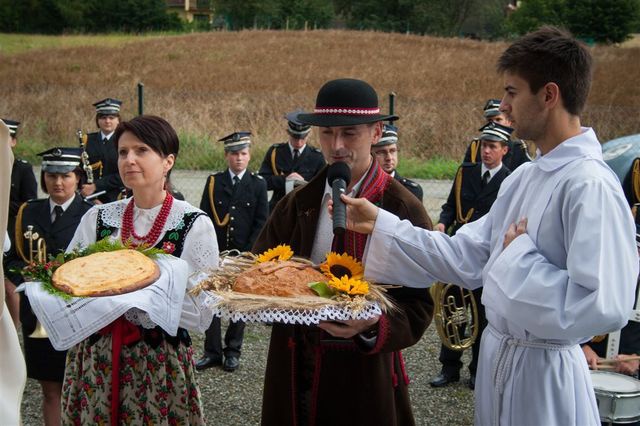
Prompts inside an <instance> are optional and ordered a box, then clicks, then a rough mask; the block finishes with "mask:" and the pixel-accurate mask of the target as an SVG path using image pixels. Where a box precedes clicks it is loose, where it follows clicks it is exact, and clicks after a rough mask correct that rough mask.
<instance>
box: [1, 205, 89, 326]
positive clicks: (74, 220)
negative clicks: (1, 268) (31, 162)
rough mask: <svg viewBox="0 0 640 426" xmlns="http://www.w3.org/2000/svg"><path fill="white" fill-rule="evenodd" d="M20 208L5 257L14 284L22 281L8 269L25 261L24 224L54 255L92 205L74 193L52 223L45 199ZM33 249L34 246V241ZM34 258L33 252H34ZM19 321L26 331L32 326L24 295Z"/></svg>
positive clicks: (9, 275)
mask: <svg viewBox="0 0 640 426" xmlns="http://www.w3.org/2000/svg"><path fill="white" fill-rule="evenodd" d="M23 206H24V207H21V208H20V211H19V213H18V216H17V217H16V223H15V227H14V229H13V230H12V231H10V232H13V234H14V239H15V240H16V241H17V242H16V244H15V245H14V246H13V247H11V252H10V254H9V256H8V259H7V265H6V267H7V269H6V270H5V272H6V274H7V276H8V277H9V279H10V280H11V281H12V282H13V283H14V284H16V285H18V284H20V283H22V282H23V281H24V279H23V278H22V275H20V274H17V273H15V272H12V271H11V269H22V268H23V267H24V266H26V265H27V262H28V260H29V242H28V240H26V239H25V238H24V233H25V232H27V226H29V225H32V226H33V232H37V233H38V234H39V235H40V237H43V238H44V241H45V242H46V245H47V255H49V254H50V255H52V256H55V255H57V254H58V253H60V252H61V251H65V250H66V249H67V246H68V245H69V242H71V239H72V238H73V234H74V233H75V231H76V228H77V227H78V224H79V223H80V219H81V218H82V216H83V215H84V214H85V213H86V212H87V210H89V209H90V208H91V207H92V206H93V205H92V204H91V203H89V202H87V201H84V200H83V199H82V197H81V196H80V195H79V194H76V196H75V198H74V200H73V202H72V203H71V204H70V205H69V207H68V208H67V210H65V212H64V214H63V215H62V216H60V218H59V219H58V220H57V221H56V222H55V223H54V224H52V223H51V211H50V206H49V198H43V199H39V200H32V201H29V202H27V203H25V204H23ZM33 249H34V250H35V249H36V245H35V242H34V245H33ZM34 258H35V254H34ZM20 305H21V306H20V320H21V321H22V324H23V326H24V330H25V332H26V333H27V334H30V333H31V332H32V331H33V330H31V331H29V329H30V328H31V326H33V327H34V328H35V321H36V319H35V316H34V315H33V313H32V312H31V307H30V306H29V305H28V301H27V298H26V297H21V298H20Z"/></svg>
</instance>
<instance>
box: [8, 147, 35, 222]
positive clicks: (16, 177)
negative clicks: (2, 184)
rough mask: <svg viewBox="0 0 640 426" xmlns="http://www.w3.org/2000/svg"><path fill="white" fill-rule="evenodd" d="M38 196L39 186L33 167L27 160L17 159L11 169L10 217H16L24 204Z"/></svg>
mask: <svg viewBox="0 0 640 426" xmlns="http://www.w3.org/2000/svg"><path fill="white" fill-rule="evenodd" d="M37 196H38V184H37V182H36V176H35V175H34V174H33V167H32V166H31V164H29V163H28V162H27V161H25V160H20V159H19V158H16V159H15V160H13V167H12V168H11V192H10V194H9V217H12V218H14V217H16V214H18V209H19V208H20V206H21V205H22V203H24V202H26V201H29V200H33V199H34V198H36V197H37Z"/></svg>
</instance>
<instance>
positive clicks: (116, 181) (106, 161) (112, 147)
mask: <svg viewBox="0 0 640 426" xmlns="http://www.w3.org/2000/svg"><path fill="white" fill-rule="evenodd" d="M113 137H114V135H111V139H109V140H107V141H106V142H102V133H100V132H95V133H89V134H88V135H87V146H86V149H87V154H88V155H89V163H90V164H91V167H92V168H93V183H95V185H96V192H100V191H107V193H106V194H105V195H101V196H100V197H98V199H99V200H100V201H102V202H103V203H110V202H111V201H115V200H117V199H118V194H120V192H121V191H122V190H123V189H124V185H123V184H122V180H121V179H120V174H119V173H118V151H117V149H116V144H115V141H114V140H113Z"/></svg>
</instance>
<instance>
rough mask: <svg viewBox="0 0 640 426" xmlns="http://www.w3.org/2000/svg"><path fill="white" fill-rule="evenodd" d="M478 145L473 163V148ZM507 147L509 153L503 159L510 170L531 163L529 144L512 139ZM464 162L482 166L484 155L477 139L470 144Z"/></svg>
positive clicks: (503, 162)
mask: <svg viewBox="0 0 640 426" xmlns="http://www.w3.org/2000/svg"><path fill="white" fill-rule="evenodd" d="M476 143H477V144H478V145H477V149H476V158H475V159H474V160H473V161H471V151H472V146H473V145H474V144H476ZM507 146H508V147H509V151H508V152H507V153H506V154H505V155H504V157H502V164H504V165H505V166H507V168H508V169H509V170H511V171H514V170H515V169H517V168H518V166H520V165H522V164H524V163H526V162H528V161H531V157H530V156H529V151H528V148H527V143H526V142H525V141H523V140H522V139H510V140H509V142H508V143H507ZM463 162H464V163H476V164H480V163H481V162H482V153H481V151H480V141H479V140H477V139H475V140H474V141H473V142H471V143H470V144H469V146H468V147H467V152H465V154H464V160H463Z"/></svg>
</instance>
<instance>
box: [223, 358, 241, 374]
mask: <svg viewBox="0 0 640 426" xmlns="http://www.w3.org/2000/svg"><path fill="white" fill-rule="evenodd" d="M239 365H240V358H238V357H237V356H233V355H231V356H228V357H225V359H224V365H223V366H222V369H223V370H224V371H229V372H233V371H236V370H237V369H238V366H239Z"/></svg>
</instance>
